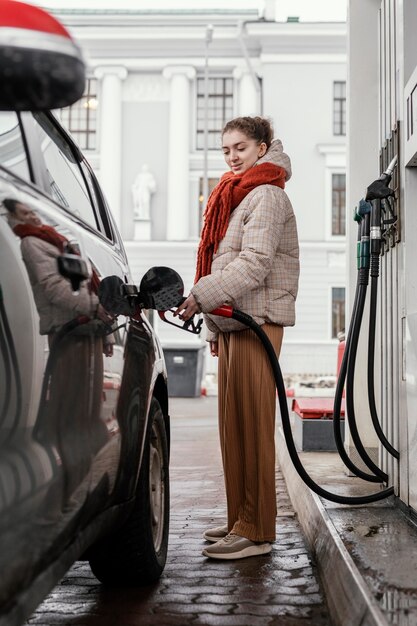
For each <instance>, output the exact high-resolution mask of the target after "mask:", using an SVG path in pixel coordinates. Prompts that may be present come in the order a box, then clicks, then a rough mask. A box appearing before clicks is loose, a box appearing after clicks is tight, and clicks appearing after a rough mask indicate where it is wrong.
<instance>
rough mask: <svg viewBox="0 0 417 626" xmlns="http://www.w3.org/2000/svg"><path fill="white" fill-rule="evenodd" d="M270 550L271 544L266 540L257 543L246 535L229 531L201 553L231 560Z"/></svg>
mask: <svg viewBox="0 0 417 626" xmlns="http://www.w3.org/2000/svg"><path fill="white" fill-rule="evenodd" d="M271 550H272V546H271V544H270V543H269V542H267V541H266V542H262V543H257V542H255V541H251V540H250V539H246V537H241V536H240V535H235V534H234V533H229V534H228V535H226V537H224V538H223V539H220V541H218V542H217V543H214V544H213V545H212V546H208V547H207V548H204V550H203V555H204V556H208V557H210V558H212V559H226V560H232V559H244V558H246V557H248V556H259V555H261V554H269V552H271Z"/></svg>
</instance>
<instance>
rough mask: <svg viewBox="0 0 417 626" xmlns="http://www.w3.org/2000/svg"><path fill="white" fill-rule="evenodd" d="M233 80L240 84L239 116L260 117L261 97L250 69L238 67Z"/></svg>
mask: <svg viewBox="0 0 417 626" xmlns="http://www.w3.org/2000/svg"><path fill="white" fill-rule="evenodd" d="M233 78H234V79H235V80H236V82H237V83H238V90H237V91H238V104H237V115H238V116H245V115H250V116H253V115H260V108H259V95H258V92H257V91H256V89H255V85H254V84H253V77H252V75H251V73H250V72H249V70H248V69H246V68H242V67H236V68H235V69H234V71H233Z"/></svg>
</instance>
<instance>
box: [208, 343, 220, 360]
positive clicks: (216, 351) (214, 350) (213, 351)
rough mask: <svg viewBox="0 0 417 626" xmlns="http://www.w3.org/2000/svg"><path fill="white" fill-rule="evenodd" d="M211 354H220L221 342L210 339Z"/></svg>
mask: <svg viewBox="0 0 417 626" xmlns="http://www.w3.org/2000/svg"><path fill="white" fill-rule="evenodd" d="M209 343H210V354H211V356H219V342H218V341H210V342H209Z"/></svg>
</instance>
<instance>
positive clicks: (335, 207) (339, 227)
mask: <svg viewBox="0 0 417 626" xmlns="http://www.w3.org/2000/svg"><path fill="white" fill-rule="evenodd" d="M332 235H346V174H332Z"/></svg>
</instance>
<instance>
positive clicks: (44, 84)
mask: <svg viewBox="0 0 417 626" xmlns="http://www.w3.org/2000/svg"><path fill="white" fill-rule="evenodd" d="M0 81H1V89H0V110H2V111H44V110H49V109H58V108H61V107H66V106H69V105H70V104H73V103H74V102H76V101H77V100H79V99H80V98H81V96H82V94H83V92H84V87H85V64H84V61H83V59H82V55H81V51H80V48H79V47H78V46H77V44H76V43H75V42H74V41H73V39H72V38H71V36H70V34H69V33H68V31H67V30H66V29H65V28H64V26H63V25H62V24H61V23H60V22H59V21H58V20H57V19H56V18H55V17H53V16H52V15H50V14H49V13H47V12H46V11H45V10H43V9H41V8H39V7H36V6H33V5H30V4H26V3H25V2H16V1H15V0H0Z"/></svg>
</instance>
